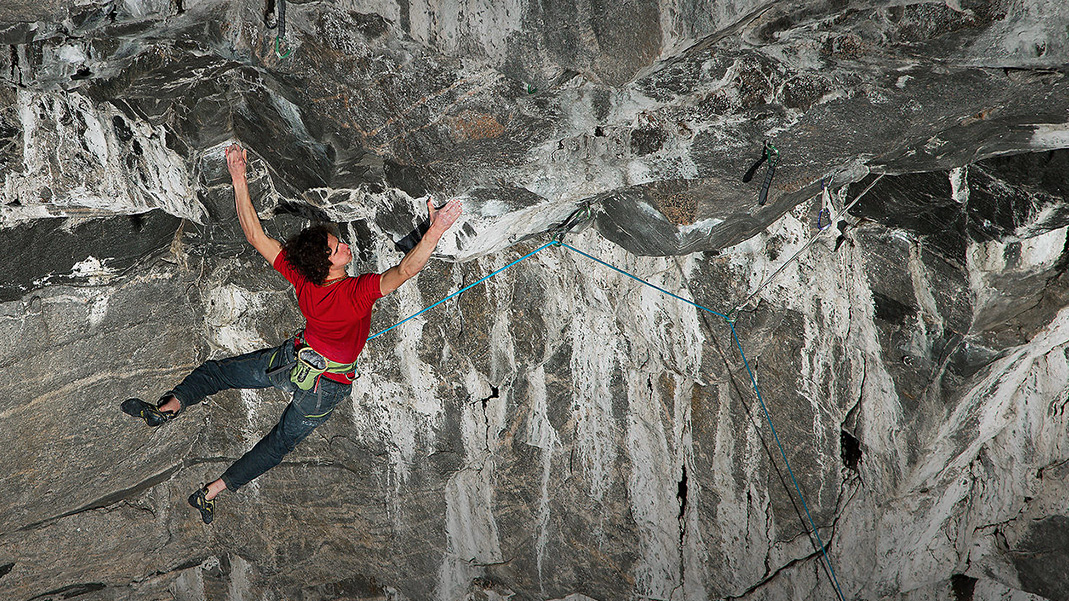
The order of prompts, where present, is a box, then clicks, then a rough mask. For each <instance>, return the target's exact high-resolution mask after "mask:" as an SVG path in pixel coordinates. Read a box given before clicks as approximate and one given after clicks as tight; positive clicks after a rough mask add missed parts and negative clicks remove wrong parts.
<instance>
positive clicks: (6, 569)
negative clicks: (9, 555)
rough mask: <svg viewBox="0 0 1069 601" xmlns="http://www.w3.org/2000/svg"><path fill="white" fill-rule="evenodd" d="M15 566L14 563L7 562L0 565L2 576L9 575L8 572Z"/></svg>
mask: <svg viewBox="0 0 1069 601" xmlns="http://www.w3.org/2000/svg"><path fill="white" fill-rule="evenodd" d="M13 567H15V564H14V563H5V564H4V565H2V566H0V578H3V577H4V576H7V575H8V573H9V572H10V571H11V568H13Z"/></svg>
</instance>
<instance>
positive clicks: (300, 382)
mask: <svg viewBox="0 0 1069 601" xmlns="http://www.w3.org/2000/svg"><path fill="white" fill-rule="evenodd" d="M278 353H279V351H277V350H276V351H275V353H274V354H273V355H271V358H270V359H269V360H268V362H267V364H268V365H274V363H275V358H276V357H277V356H278ZM293 354H294V358H293V361H290V362H289V363H284V364H282V365H279V366H277V367H273V368H270V369H268V370H267V375H269V376H270V375H273V374H275V373H278V372H280V371H283V370H289V376H290V382H293V383H294V384H295V385H296V386H297V388H300V389H301V390H312V389H313V388H315V387H316V386H317V385H318V384H319V378H320V376H322V375H323V374H325V373H326V374H340V375H343V376H345V377H346V378H347V379H349V380H355V379H356V378H358V377H359V376H360V374H359V373H357V371H356V364H357V362H356V361H353V362H352V363H338V362H337V361H331V360H330V359H327V358H326V357H325V356H323V354H322V353H320V352H319V351H317V350H315V349H314V348H312V346H311V345H309V344H308V343H307V342H305V340H304V330H301V331H299V332H297V333H296V334H295V335H294V337H293Z"/></svg>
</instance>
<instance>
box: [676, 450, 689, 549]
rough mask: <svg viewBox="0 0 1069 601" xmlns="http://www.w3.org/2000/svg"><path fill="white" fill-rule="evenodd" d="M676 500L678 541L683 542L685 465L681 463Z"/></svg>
mask: <svg viewBox="0 0 1069 601" xmlns="http://www.w3.org/2000/svg"><path fill="white" fill-rule="evenodd" d="M676 498H677V499H679V516H678V517H679V539H680V542H682V540H683V523H684V522H683V516H684V515H686V513H687V464H686V463H683V473H682V475H681V476H680V478H679V486H678V488H677V489H676Z"/></svg>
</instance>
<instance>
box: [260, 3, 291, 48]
mask: <svg viewBox="0 0 1069 601" xmlns="http://www.w3.org/2000/svg"><path fill="white" fill-rule="evenodd" d="M274 12H275V0H267V7H266V8H265V9H264V25H265V26H266V27H267V28H268V29H277V30H278V33H277V34H276V35H275V56H277V57H278V58H288V57H289V55H291V54H293V48H290V49H289V50H287V51H286V52H285V53H283V52H282V46H283V45H284V44H285V40H286V0H278V15H277V16H276V17H275V21H274V23H272V22H271V15H272V14H273V13H274Z"/></svg>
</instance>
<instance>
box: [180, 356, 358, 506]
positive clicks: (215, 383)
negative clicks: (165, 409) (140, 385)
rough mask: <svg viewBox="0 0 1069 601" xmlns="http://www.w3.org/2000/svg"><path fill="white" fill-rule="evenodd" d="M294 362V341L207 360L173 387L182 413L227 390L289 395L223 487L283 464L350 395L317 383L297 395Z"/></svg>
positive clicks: (345, 389)
mask: <svg viewBox="0 0 1069 601" xmlns="http://www.w3.org/2000/svg"><path fill="white" fill-rule="evenodd" d="M293 361H294V350H293V340H292V339H290V340H287V341H286V342H284V343H282V345H281V346H279V347H277V348H268V349H262V350H259V351H254V352H251V353H248V354H245V355H239V356H237V357H230V358H228V359H221V360H218V361H215V360H213V361H207V362H205V363H204V364H202V365H201V366H200V367H198V368H197V369H195V370H193V372H192V373H191V374H189V375H188V376H186V379H184V380H182V383H181V384H179V385H178V386H175V387H174V390H172V391H171V394H173V395H174V396H175V398H177V399H178V402H179V403H181V404H182V408H183V409H185V408H186V407H188V406H190V405H195V404H197V403H199V402H201V401H202V400H204V397H206V396H209V395H212V394H215V393H217V392H219V391H222V390H228V389H231V388H268V387H272V386H273V387H275V388H278V389H279V390H284V391H286V392H288V393H290V394H292V395H293V399H292V400H291V401H290V404H289V405H287V406H286V410H285V411H283V412H282V417H281V418H280V419H279V420H278V423H277V424H275V427H274V428H273V429H272V430H271V431H270V432H269V433H268V434H267V436H264V437H263V438H261V439H260V442H258V443H256V446H254V447H253V448H252V449H250V450H249V451H248V452H247V453H245V454H244V455H242V456H241V458H240V459H238V460H237V461H235V462H234V464H233V465H231V466H230V467H229V468H227V470H226V471H225V472H223V476H222V479H223V482H224V483H226V487H227V488H229V489H230V490H237V489H239V488H241V487H242V486H244V485H245V484H248V483H249V482H250V481H252V479H253V478H256V477H257V476H259V475H261V474H263V473H264V472H266V471H267V470H269V469H271V468H273V467H275V466H276V465H278V464H279V463H281V461H282V458H283V457H284V456H285V455H286V453H289V452H290V451H292V450H293V449H294V448H295V447H296V446H297V443H299V442H301V441H302V440H304V438H305V437H306V436H308V435H309V434H310V433H311V432H312V430H314V429H315V427H316V426H318V425H319V424H321V423H323V422H325V421H327V418H329V417H330V414H331V413H332V412H333V411H334V407H336V406H337V405H338V403H340V402H341V401H342V400H343V399H344V398H345V397H347V396H348V395H349V391H350V390H351V389H352V385H350V384H339V383H338V382H335V381H333V380H328V379H327V378H322V377H321V378H319V382H318V384H317V385H316V386H315V387H314V388H312V390H301V389H300V388H297V385H296V384H294V383H293V382H291V381H290V370H289V367H288V366H292V364H293Z"/></svg>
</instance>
